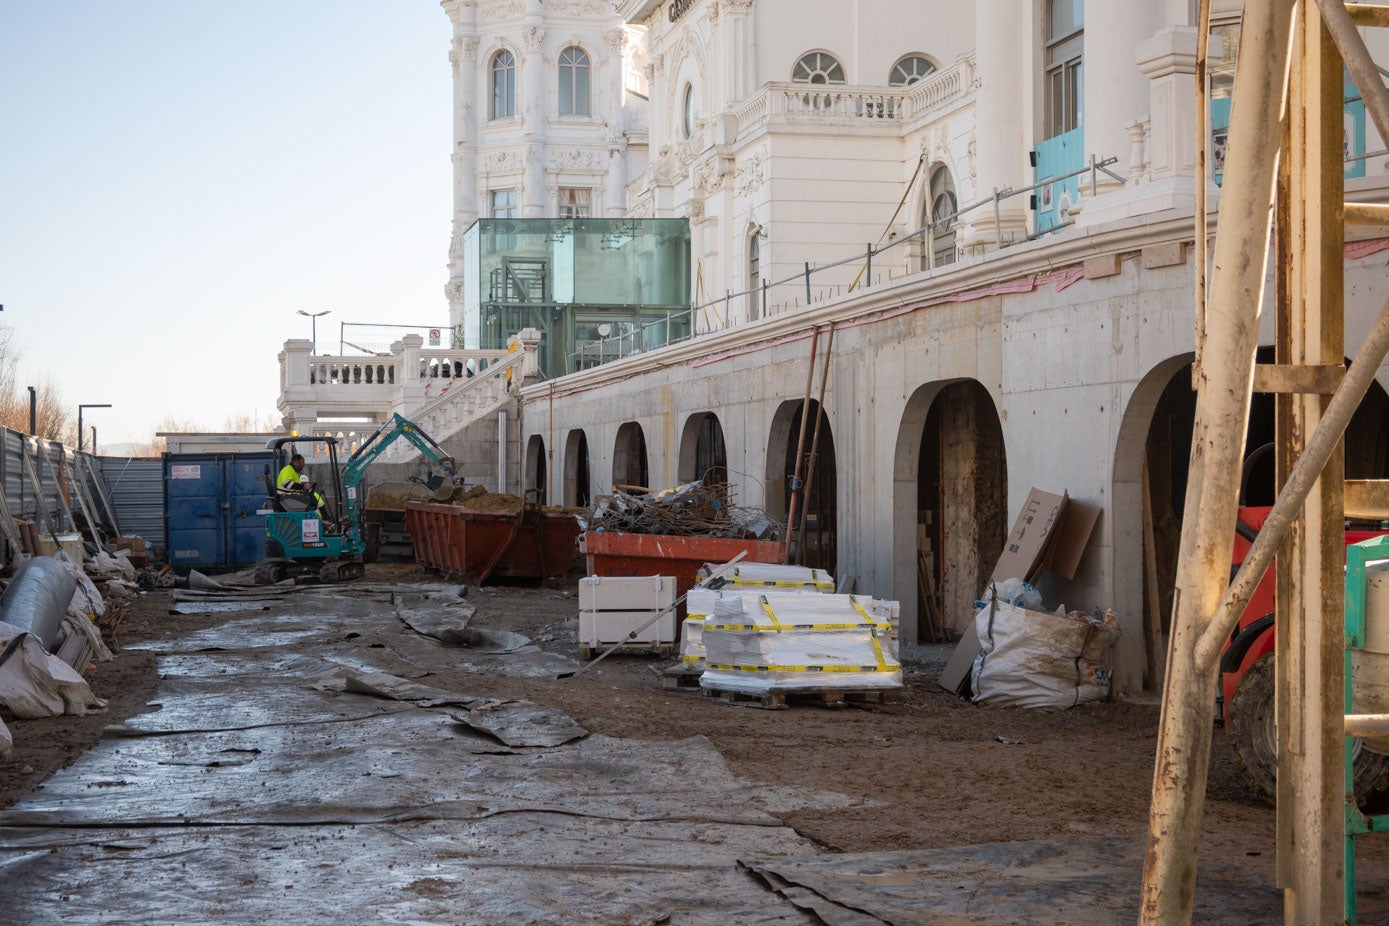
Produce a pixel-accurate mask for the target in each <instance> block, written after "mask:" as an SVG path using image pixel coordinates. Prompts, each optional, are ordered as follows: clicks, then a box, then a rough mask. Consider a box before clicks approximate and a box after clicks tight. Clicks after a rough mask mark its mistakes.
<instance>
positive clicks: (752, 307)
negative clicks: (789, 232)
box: [748, 229, 762, 321]
mask: <svg viewBox="0 0 1389 926" xmlns="http://www.w3.org/2000/svg"><path fill="white" fill-rule="evenodd" d="M761 301H762V230H761V229H758V230H756V231H754V232H753V233H752V234H750V235H748V321H756V320H757V317H758V315H760V314H761V313H759V312H758V307H759V306H760V305H761Z"/></svg>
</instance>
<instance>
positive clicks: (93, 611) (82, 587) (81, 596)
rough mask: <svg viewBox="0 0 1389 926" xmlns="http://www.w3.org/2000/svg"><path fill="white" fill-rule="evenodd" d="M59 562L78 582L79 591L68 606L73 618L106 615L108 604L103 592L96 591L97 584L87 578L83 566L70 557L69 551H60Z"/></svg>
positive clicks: (73, 594) (74, 593) (57, 557)
mask: <svg viewBox="0 0 1389 926" xmlns="http://www.w3.org/2000/svg"><path fill="white" fill-rule="evenodd" d="M56 559H57V560H58V562H60V563H62V564H63V565H64V566H65V567H66V568H67V571H68V572H70V573H72V577H73V578H74V579H76V580H77V590H76V591H74V592H73V593H72V602H71V603H70V604H69V605H68V614H70V615H73V616H86V615H89V614H90V615H91V616H92V617H101V616H102V615H103V614H105V613H106V602H105V601H104V600H103V599H102V597H101V592H99V591H97V590H96V584H95V583H93V582H92V580H91V579H89V578H88V577H87V573H86V571H85V570H83V568H82V565H81V564H80V563H78V562H76V561H74V560H73V558H72V557H71V556H68V554H67V551H65V550H59V551H58V553H57V556H56Z"/></svg>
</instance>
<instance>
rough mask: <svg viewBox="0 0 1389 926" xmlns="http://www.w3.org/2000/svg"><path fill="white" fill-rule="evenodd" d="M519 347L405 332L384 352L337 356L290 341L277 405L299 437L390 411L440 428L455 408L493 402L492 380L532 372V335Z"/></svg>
mask: <svg viewBox="0 0 1389 926" xmlns="http://www.w3.org/2000/svg"><path fill="white" fill-rule="evenodd" d="M517 343H518V345H519V349H518V350H517V351H515V352H512V353H508V351H505V350H476V349H456V350H455V349H440V348H428V349H425V348H424V347H423V344H424V339H423V338H421V337H420V336H419V335H414V334H411V335H406V336H405V337H404V338H403V339H402V340H400V341H397V342H396V343H395V344H393V345H391V353H390V354H389V355H384V356H339V355H329V354H314V353H313V345H312V343H311V342H309V341H308V340H304V339H293V340H289V341H286V342H285V345H284V349H283V350H282V351H281V352H280V356H279V360H280V398H279V402H278V407H279V410H280V413H281V414H282V415H284V418H285V425H286V427H287V428H289V429H291V430H296V431H298V432H299V433H301V434H308V433H319V432H324V431H327V432H331V433H337V432H338V431H339V430H340V427H339V426H338V425H337V424H335V422H343V421H351V422H354V424H353V425H352V427H353V428H361V427H369V426H370V424H371V423H372V422H381V421H385V420H386V419H387V418H389V417H390V415H391V414H392V413H393V412H399V413H400V414H402V415H404V416H405V417H407V418H413V417H415V416H416V415H418V414H420V413H421V412H422V411H425V410H428V412H429V413H430V414H431V415H432V416H433V417H434V418H435V419H436V420H437V421H439V422H440V424H441V425H445V426H453V425H457V424H458V422H459V421H460V420H461V418H460V413H456V412H455V410H454V408H453V406H454V405H455V404H456V405H457V406H458V409H460V410H461V413H464V414H466V413H472V412H474V411H476V410H477V409H479V408H482V407H483V406H484V405H486V404H487V403H488V402H490V401H493V400H494V399H495V397H494V396H493V395H492V394H491V393H492V392H495V387H494V383H495V381H498V380H501V381H503V382H510V381H511V379H513V378H524V377H527V376H529V377H533V376H535V375H536V371H537V369H538V366H537V363H536V357H535V352H536V348H537V346H538V344H539V335H538V333H532V332H530V329H527V331H526V332H522V333H521V335H518V337H517ZM508 372H509V373H510V375H509V376H508V375H507V374H508ZM484 393H485V394H486V395H484ZM479 400H481V401H479ZM460 426H461V425H460ZM436 439H441V438H437V437H436Z"/></svg>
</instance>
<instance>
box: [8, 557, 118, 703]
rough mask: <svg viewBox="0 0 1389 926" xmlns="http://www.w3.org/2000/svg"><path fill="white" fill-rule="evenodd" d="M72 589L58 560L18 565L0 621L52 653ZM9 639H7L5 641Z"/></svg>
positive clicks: (32, 560)
mask: <svg viewBox="0 0 1389 926" xmlns="http://www.w3.org/2000/svg"><path fill="white" fill-rule="evenodd" d="M76 589H77V582H76V580H75V579H74V578H73V576H72V574H71V573H70V572H69V571H68V569H67V567H66V566H64V565H63V564H62V563H61V562H60V561H59V560H57V559H55V558H54V557H51V556H35V557H31V558H30V559H28V560H25V561H24V562H23V563H21V564H20V565H19V568H18V569H16V570H15V574H14V578H13V579H11V580H10V584H9V585H7V586H6V587H5V593H4V594H3V595H0V621H4V622H5V623H6V624H8V625H9V626H10V627H12V628H14V630H15V632H19V633H31V634H33V635H34V636H35V637H36V638H37V639H38V640H39V642H40V644H41V645H42V646H43V648H44V649H46V650H53V649H55V648H57V645H58V643H59V642H60V641H61V640H62V627H63V618H64V617H65V616H66V615H67V613H68V604H69V603H70V602H71V601H72V596H73V593H74V592H75V591H76ZM97 600H98V601H99V600H100V596H97ZM13 636H14V633H11V634H9V635H7V636H6V637H5V641H6V642H7V643H8V642H9V640H10V639H11V638H12V637H13ZM59 713H61V711H60V712H59Z"/></svg>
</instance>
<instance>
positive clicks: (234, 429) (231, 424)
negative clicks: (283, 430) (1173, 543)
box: [222, 412, 280, 434]
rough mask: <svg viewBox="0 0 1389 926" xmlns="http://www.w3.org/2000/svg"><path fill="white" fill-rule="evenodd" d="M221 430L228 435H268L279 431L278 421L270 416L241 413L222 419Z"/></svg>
mask: <svg viewBox="0 0 1389 926" xmlns="http://www.w3.org/2000/svg"><path fill="white" fill-rule="evenodd" d="M222 430H224V431H226V432H227V433H228V434H269V433H272V432H276V431H279V430H280V419H279V418H277V417H275V416H274V415H271V414H259V413H251V414H247V413H246V412H241V413H240V414H237V415H228V416H227V417H226V418H225V419H223V422H222Z"/></svg>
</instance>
